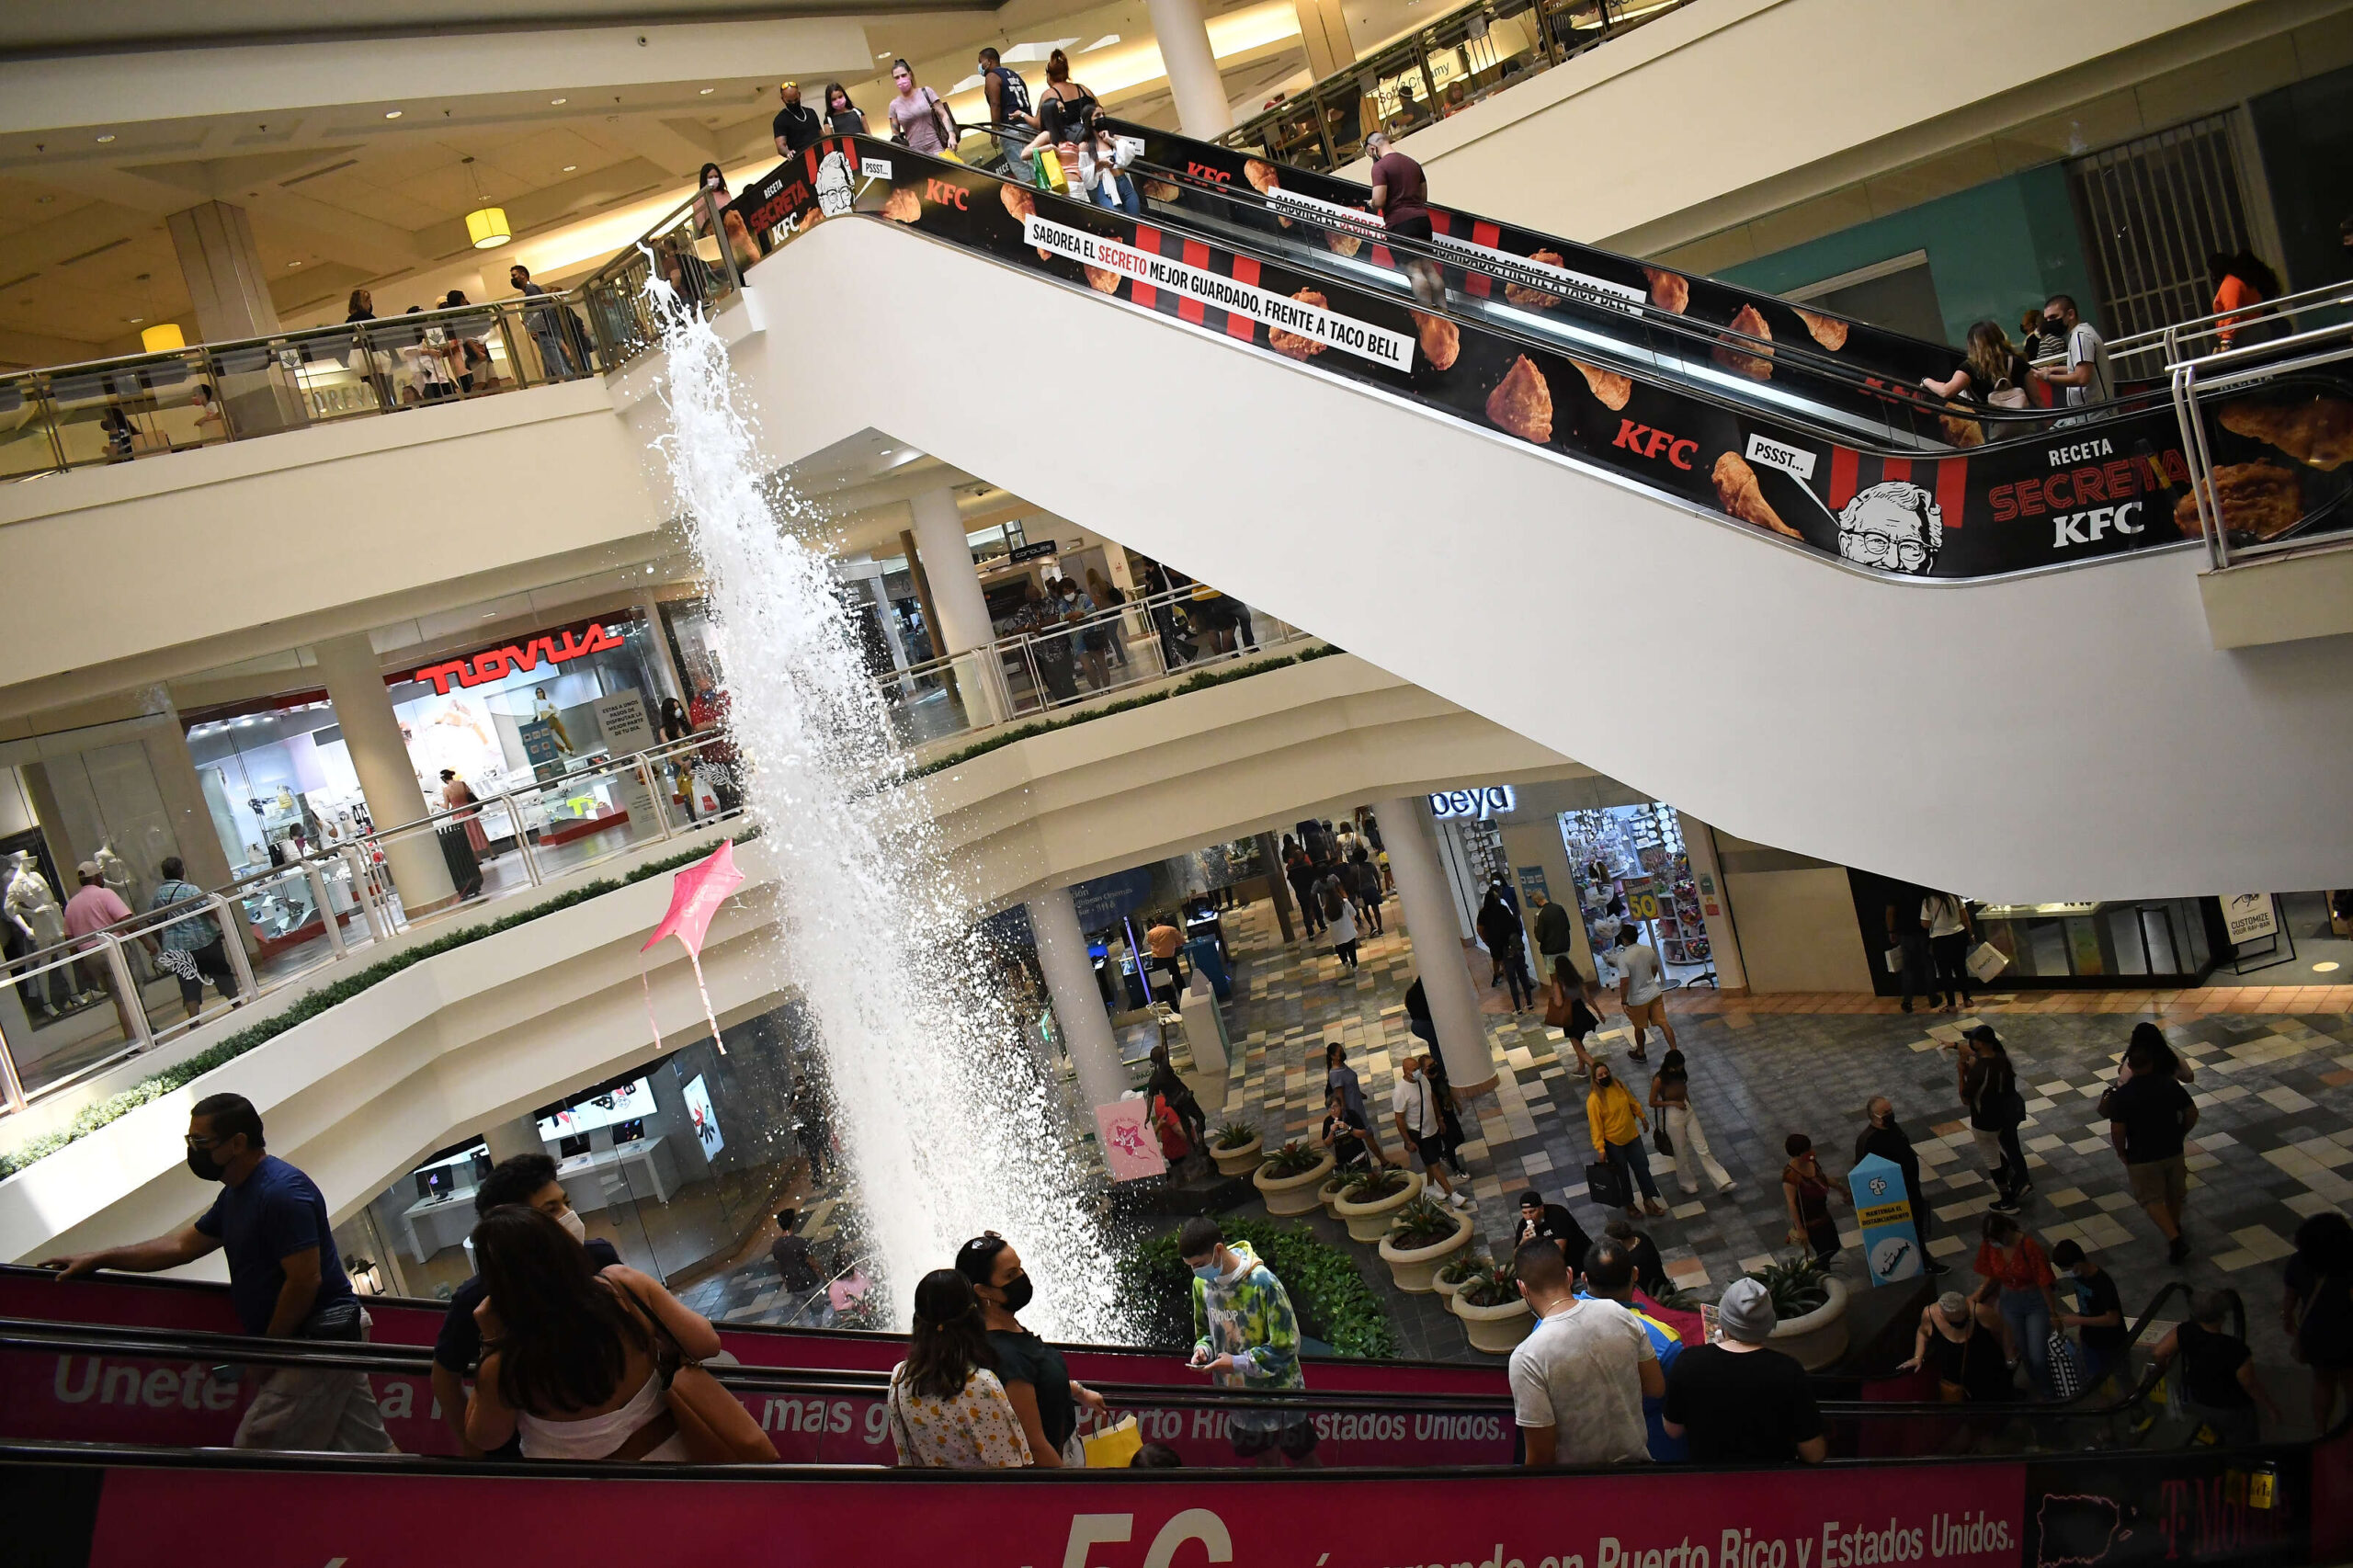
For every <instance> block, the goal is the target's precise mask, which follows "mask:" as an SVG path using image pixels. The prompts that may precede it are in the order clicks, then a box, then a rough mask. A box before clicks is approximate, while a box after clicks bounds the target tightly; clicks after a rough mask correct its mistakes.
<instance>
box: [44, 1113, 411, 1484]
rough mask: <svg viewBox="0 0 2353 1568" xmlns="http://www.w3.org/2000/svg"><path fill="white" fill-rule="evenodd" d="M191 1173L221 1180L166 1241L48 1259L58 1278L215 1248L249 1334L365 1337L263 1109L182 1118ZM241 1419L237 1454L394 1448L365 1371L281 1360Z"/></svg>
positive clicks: (322, 1207) (323, 1210)
mask: <svg viewBox="0 0 2353 1568" xmlns="http://www.w3.org/2000/svg"><path fill="white" fill-rule="evenodd" d="M187 1142H188V1169H189V1171H191V1172H192V1173H194V1174H195V1175H196V1176H200V1177H202V1178H203V1179H204V1180H206V1181H217V1182H219V1183H221V1184H222V1190H221V1194H220V1196H219V1197H217V1198H215V1199H213V1200H212V1206H211V1207H210V1208H209V1209H207V1210H205V1211H204V1213H203V1214H202V1215H201V1216H199V1218H198V1219H197V1220H196V1221H193V1222H192V1223H190V1224H188V1225H187V1226H185V1227H183V1228H182V1229H180V1230H179V1231H177V1232H176V1233H173V1234H171V1235H167V1236H157V1237H154V1238H153V1240H150V1241H143V1242H135V1243H133V1244H131V1245H130V1246H120V1247H108V1248H106V1249H105V1250H103V1251H100V1252H85V1253H82V1254H80V1255H78V1256H73V1257H59V1258H51V1259H50V1260H49V1261H48V1262H47V1263H45V1264H44V1265H42V1267H47V1268H56V1269H61V1270H63V1273H62V1274H61V1276H60V1278H66V1279H71V1278H74V1277H75V1276H77V1275H83V1274H89V1273H93V1272H95V1271H97V1270H98V1269H101V1268H120V1269H124V1270H127V1271H129V1272H131V1273H134V1274H153V1273H157V1272H160V1271H161V1270H163V1269H166V1268H176V1267H179V1266H180V1265H182V1264H184V1263H193V1262H195V1261H196V1260H197V1259H198V1258H199V1257H203V1256H207V1255H209V1254H210V1253H213V1252H216V1251H217V1252H224V1253H226V1254H227V1255H228V1261H229V1301H230V1303H231V1305H233V1307H234V1308H235V1309H236V1312H237V1321H238V1323H239V1324H241V1325H242V1326H243V1327H244V1331H245V1332H246V1333H247V1334H249V1335H256V1336H267V1337H268V1338H271V1339H324V1340H347V1341H357V1340H360V1339H364V1338H365V1337H366V1336H367V1318H366V1315H365V1314H364V1313H362V1312H360V1310H359V1298H358V1295H357V1294H356V1293H355V1292H354V1291H353V1290H352V1289H351V1281H350V1279H349V1278H347V1277H346V1276H345V1274H344V1272H343V1260H342V1259H341V1258H339V1257H337V1256H335V1235H334V1231H333V1227H332V1225H331V1224H330V1223H329V1222H328V1220H327V1205H326V1199H324V1198H322V1197H321V1196H320V1195H319V1189H318V1188H317V1187H314V1186H313V1185H312V1184H311V1178H310V1177H309V1176H304V1175H303V1174H302V1173H301V1171H298V1170H296V1169H295V1168H294V1167H293V1166H292V1165H288V1164H287V1163H286V1162H285V1161H284V1160H281V1159H279V1158H278V1156H277V1155H275V1154H272V1153H269V1152H268V1151H267V1149H266V1148H265V1147H264V1146H263V1143H262V1129H261V1113H260V1112H258V1111H256V1110H255V1109H254V1106H253V1102H252V1101H251V1100H248V1099H247V1098H245V1097H244V1096H243V1095H208V1096H205V1097H204V1098H203V1099H200V1100H199V1101H197V1102H196V1106H195V1108H194V1109H193V1110H191V1111H190V1112H189V1113H188V1138H187ZM255 1370H256V1371H257V1372H259V1373H260V1379H261V1386H260V1387H259V1388H258V1389H257V1390H256V1392H255V1393H254V1399H253V1403H251V1404H250V1405H248V1406H246V1408H245V1414H244V1419H242V1420H240V1421H239V1422H238V1423H237V1437H236V1445H237V1447H239V1448H241V1449H327V1450H332V1451H335V1452H341V1453H368V1454H388V1453H392V1452H395V1451H396V1450H395V1449H394V1448H393V1446H392V1437H391V1436H390V1434H388V1433H387V1432H385V1430H384V1418H383V1416H382V1415H381V1414H380V1413H379V1412H378V1411H377V1409H376V1394H375V1391H374V1390H373V1389H372V1388H371V1387H369V1382H368V1374H367V1373H365V1372H352V1371H344V1370H342V1369H336V1368H316V1367H278V1368H274V1369H268V1370H266V1371H264V1370H262V1369H258V1368H256V1369H255Z"/></svg>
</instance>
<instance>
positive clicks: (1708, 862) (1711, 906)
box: [1675, 812, 1748, 992]
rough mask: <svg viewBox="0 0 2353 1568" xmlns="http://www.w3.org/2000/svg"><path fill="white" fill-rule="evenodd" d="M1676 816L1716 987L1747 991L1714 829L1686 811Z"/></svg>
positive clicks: (1743, 966)
mask: <svg viewBox="0 0 2353 1568" xmlns="http://www.w3.org/2000/svg"><path fill="white" fill-rule="evenodd" d="M1675 815H1676V820H1677V821H1678V822H1679V823H1681V824H1683V849H1684V853H1686V854H1688V855H1689V856H1690V857H1691V880H1692V881H1695V882H1697V883H1699V917H1700V918H1701V919H1702V920H1704V921H1705V922H1706V923H1707V926H1708V954H1709V961H1710V962H1711V963H1712V964H1714V965H1715V966H1716V989H1717V990H1718V991H1720V992H1721V991H1746V990H1747V989H1748V966H1747V965H1745V964H1744V963H1742V962H1741V961H1740V932H1739V930H1738V929H1737V928H1736V927H1734V926H1733V919H1732V900H1731V899H1730V898H1729V897H1727V896H1726V895H1725V893H1724V869H1723V862H1722V859H1721V858H1718V856H1717V854H1716V830H1715V829H1714V828H1712V827H1710V826H1709V825H1708V824H1706V823H1703V822H1701V821H1700V820H1699V818H1698V817H1695V816H1693V815H1691V814H1690V813H1689V812H1676V813H1675Z"/></svg>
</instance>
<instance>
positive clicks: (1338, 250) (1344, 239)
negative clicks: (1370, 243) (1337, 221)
mask: <svg viewBox="0 0 2353 1568" xmlns="http://www.w3.org/2000/svg"><path fill="white" fill-rule="evenodd" d="M1324 244H1327V245H1329V246H1331V247H1332V252H1333V254H1334V255H1335V256H1354V255H1356V254H1357V252H1358V251H1359V250H1361V249H1363V248H1364V236H1363V235H1362V234H1350V233H1342V232H1341V231H1340V230H1338V229H1326V230H1324Z"/></svg>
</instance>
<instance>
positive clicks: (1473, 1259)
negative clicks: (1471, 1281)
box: [1438, 1247, 1495, 1285]
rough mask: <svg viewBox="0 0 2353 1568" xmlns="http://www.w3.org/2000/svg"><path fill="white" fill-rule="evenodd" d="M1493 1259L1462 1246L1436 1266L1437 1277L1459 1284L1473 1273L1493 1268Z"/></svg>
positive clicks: (1449, 1282)
mask: <svg viewBox="0 0 2353 1568" xmlns="http://www.w3.org/2000/svg"><path fill="white" fill-rule="evenodd" d="M1493 1267H1495V1259H1494V1258H1492V1257H1488V1256H1483V1255H1482V1254H1480V1253H1475V1252H1472V1250H1471V1249H1470V1248H1469V1247H1464V1248H1463V1249H1462V1250H1461V1252H1458V1253H1456V1254H1455V1255H1454V1256H1452V1257H1449V1258H1448V1259H1447V1260H1446V1261H1445V1262H1444V1263H1441V1264H1439V1265H1438V1278H1440V1279H1443V1280H1445V1281H1446V1282H1447V1283H1448V1284H1449V1285H1460V1284H1461V1283H1462V1282H1463V1281H1464V1280H1465V1279H1468V1278H1471V1276H1472V1275H1473V1274H1478V1273H1481V1272H1483V1270H1486V1269H1490V1268H1493Z"/></svg>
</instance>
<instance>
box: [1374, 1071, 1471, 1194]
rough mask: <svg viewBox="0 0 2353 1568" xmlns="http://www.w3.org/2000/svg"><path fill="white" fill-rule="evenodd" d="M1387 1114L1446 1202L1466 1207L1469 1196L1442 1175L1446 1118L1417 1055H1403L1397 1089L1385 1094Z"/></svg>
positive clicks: (1444, 1165)
mask: <svg viewBox="0 0 2353 1568" xmlns="http://www.w3.org/2000/svg"><path fill="white" fill-rule="evenodd" d="M1389 1115H1390V1119H1392V1120H1393V1121H1395V1122H1396V1123H1397V1136H1398V1138H1399V1139H1400V1140H1401V1141H1402V1142H1404V1145H1405V1146H1406V1147H1407V1148H1409V1149H1411V1150H1413V1151H1414V1153H1415V1154H1417V1155H1419V1156H1420V1157H1421V1162H1422V1169H1423V1170H1424V1171H1426V1172H1427V1173H1428V1175H1429V1179H1430V1180H1432V1181H1434V1182H1436V1183H1438V1190H1439V1191H1440V1192H1443V1193H1445V1194H1446V1198H1447V1201H1448V1202H1449V1203H1451V1204H1453V1205H1454V1206H1455V1207H1456V1208H1457V1209H1468V1208H1470V1207H1471V1195H1470V1194H1469V1193H1467V1192H1457V1191H1455V1190H1454V1182H1453V1181H1452V1179H1451V1178H1449V1176H1447V1174H1446V1120H1445V1119H1444V1118H1443V1117H1442V1116H1441V1115H1440V1114H1439V1112H1438V1089H1437V1086H1436V1085H1433V1084H1432V1083H1431V1082H1430V1078H1429V1074H1427V1073H1425V1072H1423V1071H1422V1060H1421V1058H1420V1057H1418V1056H1415V1055H1411V1054H1409V1055H1407V1056H1406V1058H1405V1061H1404V1066H1403V1068H1401V1069H1400V1071H1399V1073H1398V1075H1397V1088H1396V1090H1395V1092H1394V1093H1392V1095H1391V1096H1389Z"/></svg>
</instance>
